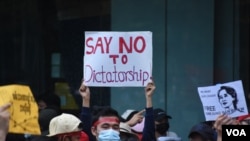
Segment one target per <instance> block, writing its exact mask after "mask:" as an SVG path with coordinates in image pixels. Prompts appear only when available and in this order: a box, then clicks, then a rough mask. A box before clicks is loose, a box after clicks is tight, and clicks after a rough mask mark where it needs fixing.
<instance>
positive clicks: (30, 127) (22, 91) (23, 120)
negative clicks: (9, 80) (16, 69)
mask: <svg viewBox="0 0 250 141" xmlns="http://www.w3.org/2000/svg"><path fill="white" fill-rule="evenodd" d="M6 103H11V106H10V108H9V109H8V110H9V112H10V121H9V133H18V134H32V135H40V134H41V131H40V126H39V123H38V106H37V103H36V101H35V98H34V96H33V94H32V92H31V90H30V87H29V86H27V85H17V84H13V85H5V86H0V106H1V105H3V104H6Z"/></svg>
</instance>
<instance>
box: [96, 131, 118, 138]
mask: <svg viewBox="0 0 250 141" xmlns="http://www.w3.org/2000/svg"><path fill="white" fill-rule="evenodd" d="M98 141H120V136H119V132H117V131H115V130H113V129H108V130H102V131H101V132H100V133H99V135H98Z"/></svg>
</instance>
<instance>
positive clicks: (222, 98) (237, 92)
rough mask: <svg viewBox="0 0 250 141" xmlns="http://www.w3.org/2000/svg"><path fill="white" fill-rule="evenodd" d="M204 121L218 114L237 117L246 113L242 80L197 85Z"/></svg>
mask: <svg viewBox="0 0 250 141" xmlns="http://www.w3.org/2000/svg"><path fill="white" fill-rule="evenodd" d="M198 93H199V96H200V99H201V102H202V105H203V110H204V114H205V118H206V121H210V120H215V119H216V118H217V117H218V116H219V115H220V114H226V115H229V116H230V117H237V116H241V115H246V114H248V109H247V104H246V100H245V94H244V89H243V86H242V81H241V80H238V81H234V82H228V83H224V84H217V85H214V86H207V87H198Z"/></svg>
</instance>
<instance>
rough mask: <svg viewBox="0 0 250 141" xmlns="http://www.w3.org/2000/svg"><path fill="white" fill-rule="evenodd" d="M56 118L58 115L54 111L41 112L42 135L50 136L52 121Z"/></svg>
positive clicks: (39, 117)
mask: <svg viewBox="0 0 250 141" xmlns="http://www.w3.org/2000/svg"><path fill="white" fill-rule="evenodd" d="M56 116H58V113H57V111H55V110H54V109H44V110H41V111H40V112H39V115H38V123H39V125H40V129H41V132H42V135H47V134H48V132H49V124H50V120H51V119H52V118H54V117H56Z"/></svg>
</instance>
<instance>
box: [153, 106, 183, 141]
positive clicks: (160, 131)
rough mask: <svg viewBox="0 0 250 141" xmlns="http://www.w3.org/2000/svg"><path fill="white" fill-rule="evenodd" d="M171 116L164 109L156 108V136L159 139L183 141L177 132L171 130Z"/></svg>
mask: <svg viewBox="0 0 250 141" xmlns="http://www.w3.org/2000/svg"><path fill="white" fill-rule="evenodd" d="M171 118H172V117H171V116H169V115H167V114H166V113H165V111H164V110H162V109H160V108H156V109H154V120H155V137H156V138H157V141H170V140H171V141H181V138H180V137H178V136H177V134H176V133H174V132H170V131H169V121H168V120H169V119H171Z"/></svg>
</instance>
